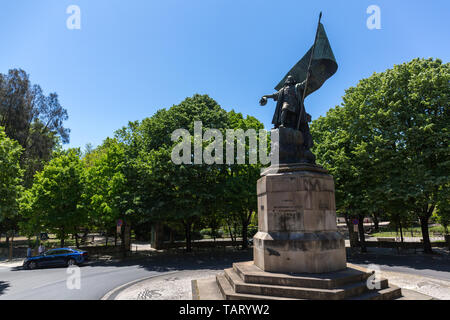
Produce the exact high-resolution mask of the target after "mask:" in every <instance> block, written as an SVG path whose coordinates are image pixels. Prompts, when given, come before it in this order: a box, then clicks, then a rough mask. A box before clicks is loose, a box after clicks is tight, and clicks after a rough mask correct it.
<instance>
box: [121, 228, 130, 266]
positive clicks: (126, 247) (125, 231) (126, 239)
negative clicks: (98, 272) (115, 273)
mask: <svg viewBox="0 0 450 320" xmlns="http://www.w3.org/2000/svg"><path fill="white" fill-rule="evenodd" d="M121 247H122V256H123V257H124V258H125V257H126V256H127V253H128V251H130V249H131V225H130V224H129V223H128V222H127V221H125V220H124V221H123V226H122V243H121Z"/></svg>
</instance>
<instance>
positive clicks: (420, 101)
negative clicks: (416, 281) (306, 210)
mask: <svg viewBox="0 0 450 320" xmlns="http://www.w3.org/2000/svg"><path fill="white" fill-rule="evenodd" d="M449 83H450V64H448V63H447V64H443V63H442V61H440V60H438V59H436V60H433V59H414V60H412V61H411V62H408V63H405V64H402V65H396V66H394V68H392V69H389V70H387V71H385V72H383V73H375V74H374V75H372V76H371V77H370V78H368V79H364V80H361V81H360V82H359V84H358V85H357V86H356V87H352V88H350V89H348V90H347V91H346V94H345V96H344V98H343V104H342V106H340V107H336V108H335V109H333V110H330V112H329V113H328V114H327V116H326V117H322V118H320V119H318V120H317V121H315V122H314V123H313V126H312V132H313V135H314V137H315V140H316V144H317V146H316V149H315V150H316V152H317V154H318V156H319V159H320V161H321V163H323V164H324V166H326V167H327V168H328V169H330V171H331V173H332V174H333V175H335V177H336V185H337V193H336V197H337V199H338V206H339V207H340V209H341V210H347V209H350V210H352V211H353V210H356V211H358V212H362V213H364V214H367V212H379V211H392V210H401V211H402V212H403V213H408V212H409V213H410V214H413V215H415V217H416V218H418V219H419V220H420V223H421V228H422V234H423V238H424V251H425V252H427V253H430V252H432V250H431V243H430V240H429V233H428V221H429V218H430V217H431V214H432V213H433V211H434V209H435V207H436V205H437V201H438V199H439V195H440V193H441V192H442V191H441V190H442V188H441V186H443V185H444V184H447V183H448V181H449V179H450V178H449V172H450V162H449V161H448V159H449V158H450V149H449V145H448V141H449V130H448V124H449V123H450V118H449V115H450V111H449V108H448V106H449V104H450V103H449V93H450V85H449ZM391 213H392V212H391ZM407 220H408V219H407Z"/></svg>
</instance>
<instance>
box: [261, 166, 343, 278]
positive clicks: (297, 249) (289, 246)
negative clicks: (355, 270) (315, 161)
mask: <svg viewBox="0 0 450 320" xmlns="http://www.w3.org/2000/svg"><path fill="white" fill-rule="evenodd" d="M299 166H300V165H298V166H297V167H296V166H295V165H289V166H287V167H280V170H279V171H281V172H276V171H277V170H274V168H270V170H268V171H267V172H266V174H265V175H264V176H263V177H262V178H261V179H260V180H259V181H258V185H257V194H258V221H259V226H258V231H259V232H258V233H257V234H256V236H255V237H254V264H255V265H256V266H258V267H259V268H260V269H261V270H263V271H267V272H278V273H325V272H332V271H338V270H342V269H345V268H346V253H345V241H344V238H343V236H342V235H341V234H340V233H339V232H338V231H337V223H336V205H335V198H334V181H333V177H332V176H330V175H329V174H327V173H326V171H325V170H323V169H321V168H320V167H317V166H311V168H310V170H308V167H305V168H301V169H299ZM286 168H291V169H292V168H296V169H293V171H289V170H287V169H286Z"/></svg>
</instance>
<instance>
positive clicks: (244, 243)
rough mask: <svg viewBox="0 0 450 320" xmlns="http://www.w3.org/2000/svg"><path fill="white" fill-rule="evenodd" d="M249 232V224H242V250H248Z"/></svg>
mask: <svg viewBox="0 0 450 320" xmlns="http://www.w3.org/2000/svg"><path fill="white" fill-rule="evenodd" d="M247 230H248V224H247V223H246V222H242V249H243V250H245V249H247V248H248V241H247Z"/></svg>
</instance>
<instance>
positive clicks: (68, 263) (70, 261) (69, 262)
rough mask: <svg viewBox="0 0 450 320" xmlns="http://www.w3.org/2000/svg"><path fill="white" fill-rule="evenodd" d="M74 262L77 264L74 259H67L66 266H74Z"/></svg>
mask: <svg viewBox="0 0 450 320" xmlns="http://www.w3.org/2000/svg"><path fill="white" fill-rule="evenodd" d="M76 264H77V262H76V261H75V259H69V260H67V266H68V267H71V266H74V265H76Z"/></svg>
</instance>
